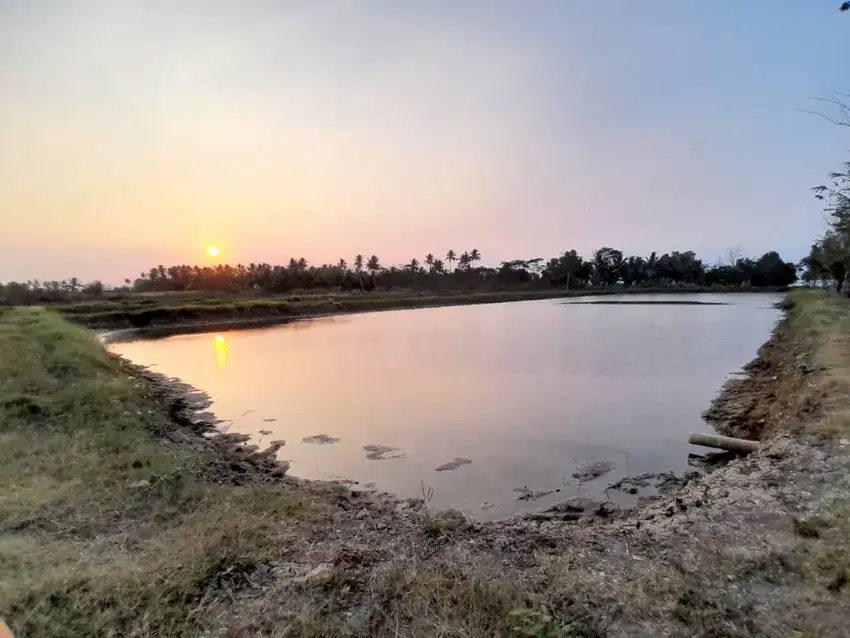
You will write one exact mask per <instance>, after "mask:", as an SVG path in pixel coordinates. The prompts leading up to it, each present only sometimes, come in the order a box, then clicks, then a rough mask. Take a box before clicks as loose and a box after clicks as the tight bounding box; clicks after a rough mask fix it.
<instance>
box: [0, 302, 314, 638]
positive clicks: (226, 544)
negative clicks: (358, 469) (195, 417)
mask: <svg viewBox="0 0 850 638" xmlns="http://www.w3.org/2000/svg"><path fill="white" fill-rule="evenodd" d="M163 419H164V415H163V414H162V413H159V408H158V407H157V406H156V405H155V404H153V403H151V402H150V401H148V400H147V399H146V397H145V394H144V390H143V389H142V388H141V387H140V384H139V383H138V382H137V381H135V380H134V379H132V378H130V377H128V376H127V375H126V374H124V373H123V372H122V371H121V370H120V369H119V368H118V365H117V363H116V361H115V360H113V359H111V358H110V357H109V356H108V355H107V353H106V352H105V351H104V350H103V348H102V347H101V346H100V345H99V344H98V343H97V342H95V341H94V340H93V339H92V338H91V336H90V335H89V334H88V333H86V331H84V330H82V329H79V328H76V327H73V326H70V325H69V324H67V323H65V322H64V321H62V320H60V319H59V318H58V317H57V316H55V315H53V314H52V313H48V312H45V311H38V310H15V311H11V312H8V313H5V314H4V315H3V316H2V317H0V485H2V486H3V488H2V490H0V615H2V616H3V617H5V618H6V620H7V622H9V624H10V625H11V626H12V627H13V628H14V629H15V630H16V631H17V632H19V635H22V636H95V635H105V634H106V633H108V631H109V630H111V631H113V632H116V634H120V635H144V636H153V635H162V636H177V635H182V634H184V633H185V632H186V631H187V629H188V628H195V629H197V628H198V627H199V626H203V624H204V610H205V607H206V606H207V605H209V604H210V593H211V592H212V591H214V590H215V589H216V588H217V587H220V586H222V583H223V582H224V581H225V580H227V579H230V580H239V579H240V578H244V576H245V574H246V573H248V572H250V571H251V570H252V569H253V568H254V567H255V566H256V565H258V564H259V563H261V562H262V561H263V560H264V559H265V558H267V557H268V556H269V554H270V552H272V551H273V550H274V549H275V548H276V546H277V545H279V544H280V543H281V542H282V539H281V536H282V534H283V533H284V531H285V529H286V526H285V524H283V523H286V522H287V521H288V520H289V519H291V518H292V517H297V516H298V511H299V507H298V506H297V504H296V503H294V502H293V499H292V497H291V496H290V495H289V494H288V493H286V492H285V491H282V490H281V489H279V488H275V487H272V486H264V485H254V486H247V487H234V486H228V485H213V484H210V483H208V482H204V481H202V480H200V479H199V478H198V473H199V471H200V469H202V468H203V466H204V465H205V463H206V460H205V459H204V457H203V456H202V455H201V454H198V453H193V452H191V451H189V450H187V449H184V448H180V447H178V446H166V445H163V442H162V441H161V440H158V439H157V437H156V430H157V427H158V424H159V423H162V422H163ZM141 480H146V481H149V482H150V483H151V485H150V486H149V487H132V485H133V483H135V482H137V481H141Z"/></svg>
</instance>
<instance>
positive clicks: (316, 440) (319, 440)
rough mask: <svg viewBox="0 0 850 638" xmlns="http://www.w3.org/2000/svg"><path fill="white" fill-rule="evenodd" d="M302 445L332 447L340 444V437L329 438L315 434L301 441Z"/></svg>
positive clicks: (325, 435)
mask: <svg viewBox="0 0 850 638" xmlns="http://www.w3.org/2000/svg"><path fill="white" fill-rule="evenodd" d="M301 442H302V443H311V444H314V445H332V444H334V443H339V437H337V436H328V435H327V434H314V435H313V436H305V437H304V438H303V439H301Z"/></svg>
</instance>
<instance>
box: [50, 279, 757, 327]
mask: <svg viewBox="0 0 850 638" xmlns="http://www.w3.org/2000/svg"><path fill="white" fill-rule="evenodd" d="M703 292H756V291H755V290H752V289H741V288H735V289H732V290H728V291H724V290H720V289H709V288H659V289H656V288H628V289H623V288H611V289H603V290H600V289H596V290H576V291H567V290H563V289H548V290H526V289H522V290H503V291H496V292H480V291H467V292H464V291H443V292H419V293H417V292H411V291H398V292H369V293H357V292H355V293H338V294H306V295H281V296H264V297H232V296H231V297H228V296H216V295H214V294H213V295H206V296H204V295H193V294H179V295H177V294H175V295H158V296H147V295H139V296H132V297H127V298H123V299H120V300H116V301H108V300H105V301H100V302H81V303H76V304H68V305H57V306H56V309H57V310H58V311H59V312H61V313H62V314H63V315H64V316H66V317H67V318H68V319H70V320H71V321H74V322H76V323H81V324H83V325H87V326H89V327H93V328H130V327H145V326H150V325H157V324H159V325H163V324H174V323H191V322H204V321H227V320H246V319H249V320H250V319H261V318H268V317H272V318H274V317H279V318H287V317H298V316H305V315H318V314H336V313H347V312H369V311H374V310H390V309H401V308H423V307H433V306H444V305H466V304H482V303H501V302H506V301H527V300H534V299H551V298H561V297H580V296H600V295H615V294H676V293H703ZM761 292H768V290H766V289H765V290H761Z"/></svg>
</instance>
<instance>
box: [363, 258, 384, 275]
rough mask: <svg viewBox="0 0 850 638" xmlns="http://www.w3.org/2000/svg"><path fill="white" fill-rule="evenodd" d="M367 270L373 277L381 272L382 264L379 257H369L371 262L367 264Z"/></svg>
mask: <svg viewBox="0 0 850 638" xmlns="http://www.w3.org/2000/svg"><path fill="white" fill-rule="evenodd" d="M366 270H368V271H369V272H370V273H372V276H373V277H374V276H375V273H377V272H378V271H379V270H381V262H379V261H378V256H377V255H372V256H371V257H369V261H367V262H366Z"/></svg>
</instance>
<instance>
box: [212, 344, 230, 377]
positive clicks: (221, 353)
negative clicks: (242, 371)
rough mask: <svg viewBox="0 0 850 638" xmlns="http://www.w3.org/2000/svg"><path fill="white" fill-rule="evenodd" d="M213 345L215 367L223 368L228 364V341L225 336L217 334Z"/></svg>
mask: <svg viewBox="0 0 850 638" xmlns="http://www.w3.org/2000/svg"><path fill="white" fill-rule="evenodd" d="M213 345H214V346H215V367H216V368H218V369H219V370H223V369H224V367H225V366H226V365H227V343H225V341H224V337H222V336H221V335H216V336H215V339H214V340H213Z"/></svg>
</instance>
